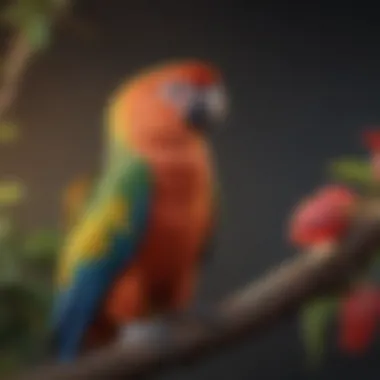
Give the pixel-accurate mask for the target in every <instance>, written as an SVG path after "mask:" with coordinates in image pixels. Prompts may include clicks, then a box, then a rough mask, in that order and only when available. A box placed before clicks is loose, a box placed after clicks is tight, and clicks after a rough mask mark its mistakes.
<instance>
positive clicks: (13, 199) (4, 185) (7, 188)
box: [0, 180, 26, 228]
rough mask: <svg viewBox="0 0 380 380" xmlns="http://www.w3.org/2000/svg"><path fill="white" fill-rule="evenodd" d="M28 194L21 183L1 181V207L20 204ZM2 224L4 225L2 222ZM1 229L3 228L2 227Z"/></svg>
mask: <svg viewBox="0 0 380 380" xmlns="http://www.w3.org/2000/svg"><path fill="white" fill-rule="evenodd" d="M25 194H26V190H25V188H24V186H23V184H22V183H21V182H18V181H11V180H3V181H0V206H1V207H6V206H13V205H15V204H17V203H19V202H20V201H21V200H22V199H23V198H24V197H25ZM0 223H2V222H1V221H0ZM0 228H1V226H0Z"/></svg>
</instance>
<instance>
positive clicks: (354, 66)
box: [0, 0, 380, 380]
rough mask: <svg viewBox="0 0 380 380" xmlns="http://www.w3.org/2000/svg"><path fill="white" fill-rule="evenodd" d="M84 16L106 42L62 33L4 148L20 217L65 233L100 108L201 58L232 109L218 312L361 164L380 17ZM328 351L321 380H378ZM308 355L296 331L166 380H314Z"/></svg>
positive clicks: (121, 6) (206, 10)
mask: <svg viewBox="0 0 380 380" xmlns="http://www.w3.org/2000/svg"><path fill="white" fill-rule="evenodd" d="M77 3H78V7H77V12H78V14H81V15H83V16H84V17H85V18H88V19H89V20H90V21H92V22H95V25H96V28H97V33H98V35H97V37H96V38H95V39H94V40H90V41H84V40H81V39H78V38H77V36H76V35H75V34H71V35H70V34H68V33H59V35H58V37H57V39H56V40H55V42H54V44H53V46H52V47H51V48H50V49H49V50H48V51H47V52H46V53H44V54H43V55H42V56H41V57H40V58H39V59H38V60H37V61H36V62H35V63H34V64H33V65H32V67H30V70H29V72H28V75H27V77H26V80H25V82H24V86H23V88H22V93H21V96H20V98H19V100H18V102H17V104H16V107H15V109H14V115H15V118H16V120H18V121H19V122H20V123H21V125H22V127H23V139H22V140H20V142H18V143H17V144H16V145H14V146H11V147H9V148H8V147H1V152H0V173H1V175H3V176H13V177H15V176H16V177H19V178H21V179H22V180H23V181H24V182H25V183H26V184H27V185H28V188H29V198H28V200H27V202H26V204H25V205H24V206H23V207H21V209H20V210H18V212H17V214H18V216H19V217H20V219H21V220H22V222H23V223H25V224H26V225H27V226H36V225H37V224H41V225H46V224H47V223H51V224H57V223H58V221H59V219H58V212H59V207H58V205H59V195H60V191H61V188H62V186H63V185H64V184H66V183H67V182H68V181H69V180H70V178H72V176H74V175H77V174H80V173H82V172H87V171H89V170H93V169H96V167H97V165H98V163H99V158H100V155H99V150H100V149H101V123H102V109H103V106H104V104H105V101H106V99H107V96H108V95H109V93H110V92H111V91H112V90H113V89H114V88H115V86H116V85H117V84H118V83H119V82H120V80H121V78H123V77H125V76H126V75H130V74H133V73H134V72H135V70H136V69H139V68H141V67H143V66H146V65H149V64H151V63H155V62H157V61H161V60H165V59H168V58H172V57H187V56H190V57H194V56H195V57H200V58H206V59H209V60H212V61H214V62H215V63H216V64H218V65H219V66H220V67H221V68H222V70H223V71H224V73H225V75H226V78H227V82H228V85H229V89H230V92H231V96H232V99H233V103H232V115H231V117H230V119H229V122H228V124H229V125H228V129H227V130H226V131H224V132H223V133H221V134H220V135H218V136H216V137H215V146H216V150H217V152H218V156H219V164H220V167H221V174H222V181H223V185H224V192H225V194H226V197H227V200H228V204H227V212H228V214H227V216H228V221H227V223H226V224H225V226H224V230H223V236H222V238H221V242H220V248H219V249H218V252H217V254H216V258H215V261H214V262H213V264H212V266H211V267H210V268H209V270H208V274H207V277H206V280H205V284H204V287H203V290H202V297H203V298H204V299H207V300H216V299H219V298H220V297H222V296H223V295H225V294H227V293H228V292H230V291H232V290H234V289H237V288H238V287H239V286H241V285H244V284H245V283H246V282H247V281H249V280H250V279H252V278H254V277H256V276H258V275H260V274H262V273H263V272H264V271H265V270H266V269H268V268H270V267H271V266H274V265H276V264H278V263H279V262H280V261H281V260H282V259H284V258H286V257H288V256H290V255H291V254H293V250H292V249H291V247H289V245H288V244H287V242H286V238H285V232H284V231H285V230H284V225H285V223H286V218H287V215H288V214H289V213H290V211H291V207H292V205H294V203H296V201H297V200H298V199H299V197H301V196H302V195H303V194H305V193H307V192H308V191H310V190H312V188H313V187H314V186H316V185H318V184H319V183H321V181H323V180H324V170H325V166H326V164H327V163H328V161H329V160H330V159H331V158H333V157H335V156H337V155H340V154H356V153H360V152H361V146H360V143H359V142H358V137H359V133H360V129H361V127H362V126H365V125H367V124H368V123H370V124H372V123H378V122H380V109H379V85H380V70H379V67H380V54H379V26H378V17H377V13H376V9H375V6H373V7H372V8H365V7H364V5H363V2H360V4H361V6H360V7H358V6H357V7H356V8H355V7H354V6H353V4H344V3H343V4H342V5H345V6H341V7H338V6H334V5H333V3H332V2H331V1H330V2H326V5H324V4H323V3H322V2H317V3H318V5H313V6H311V5H310V4H308V5H307V4H302V2H299V3H300V4H298V5H297V6H292V5H291V4H285V3H286V2H285V1H283V2H282V5H278V4H277V5H276V4H274V3H269V2H262V3H263V4H260V2H253V1H251V2H248V1H246V2H238V1H227V0H219V1H216V0H215V1H212V0H203V1H201V0H192V1H191V2H182V1H178V0H177V1H174V0H160V1H159V0H157V1H147V0H139V1H135V2H126V1H122V0H107V1H105V0H92V1H89V0H87V1H78V2H77ZM127 3H128V4H127ZM105 4H107V5H106V6H105ZM280 4H281V3H280ZM328 351H329V355H328V359H327V361H326V366H325V368H323V369H322V370H321V371H320V373H318V374H316V375H315V378H320V379H322V378H326V379H357V378H358V377H359V376H362V378H363V379H378V378H379V376H380V375H379V374H380V365H379V364H378V359H377V357H378V355H379V354H380V349H377V353H376V348H374V350H373V354H369V355H368V356H367V357H366V358H365V359H362V360H359V359H358V360H351V359H347V358H341V357H340V356H339V355H338V353H337V352H336V349H335V348H334V343H333V342H330V345H329V348H328ZM302 354H303V351H302V346H301V344H300V342H299V338H298V337H297V326H296V320H295V319H293V320H290V321H287V322H286V323H284V324H283V325H282V326H278V328H277V329H276V330H273V331H272V332H271V333H270V334H267V335H266V336H265V337H263V338H262V339H260V340H259V341H255V342H251V343H248V344H244V345H240V346H238V347H233V348H231V349H229V350H227V351H226V353H225V354H223V355H219V356H218V357H215V358H214V359H211V360H207V361H204V362H203V363H200V364H199V365H197V366H196V367H194V369H191V370H189V369H187V370H180V371H175V373H172V374H169V377H171V376H172V377H173V378H177V377H178V378H180V379H182V378H183V379H190V378H199V379H203V378H205V379H206V378H208V379H230V378H232V377H234V378H237V379H253V378H254V379H258V380H259V379H264V378H265V379H273V380H274V379H296V378H304V377H306V374H305V373H304V372H303V369H302ZM306 378H308V377H306Z"/></svg>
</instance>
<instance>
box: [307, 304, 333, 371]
mask: <svg viewBox="0 0 380 380" xmlns="http://www.w3.org/2000/svg"><path fill="white" fill-rule="evenodd" d="M337 306H338V300H337V298H336V297H323V298H318V299H316V300H314V301H313V302H311V303H310V304H308V305H306V306H305V308H304V309H303V311H302V312H301V329H302V331H301V334H302V337H303V341H304V345H305V348H306V352H307V360H308V364H309V365H310V366H311V367H315V366H316V365H318V364H319V363H320V361H321V359H322V357H323V350H324V347H325V336H326V329H327V328H328V326H329V324H330V322H331V317H332V316H333V315H334V313H335V311H336V309H337Z"/></svg>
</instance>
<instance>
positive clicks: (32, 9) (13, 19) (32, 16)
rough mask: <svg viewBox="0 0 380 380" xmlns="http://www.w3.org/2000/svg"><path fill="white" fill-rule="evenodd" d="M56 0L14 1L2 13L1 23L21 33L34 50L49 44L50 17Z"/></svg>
mask: <svg viewBox="0 0 380 380" xmlns="http://www.w3.org/2000/svg"><path fill="white" fill-rule="evenodd" d="M57 5H59V2H58V1H57V0H16V1H13V2H12V3H11V4H10V5H9V7H8V8H7V9H6V10H5V11H4V12H3V13H2V21H3V22H4V23H5V24H6V25H9V26H10V27H11V28H13V29H15V30H17V31H19V32H21V33H22V34H23V35H24V36H25V37H26V38H27V40H28V41H29V43H30V45H31V46H32V47H33V49H35V50H40V49H43V48H45V47H46V46H47V45H48V44H49V42H50V34H51V26H52V15H53V12H54V10H55V7H56V6H57Z"/></svg>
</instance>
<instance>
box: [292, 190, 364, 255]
mask: <svg viewBox="0 0 380 380" xmlns="http://www.w3.org/2000/svg"><path fill="white" fill-rule="evenodd" d="M356 200H357V197H356V195H355V194H354V193H353V192H352V191H351V190H350V189H348V188H346V187H343V186H338V185H328V186H325V187H323V188H321V189H319V190H318V191H316V192H315V193H314V194H312V195H311V196H309V197H307V198H306V199H305V200H304V201H303V202H301V203H300V204H299V206H298V207H296V209H295V211H294V213H293V216H292V218H291V220H290V231H289V235H290V240H291V242H292V243H293V244H295V245H296V246H298V247H300V248H307V247H310V246H312V245H314V244H318V243H323V242H330V241H335V240H337V239H339V238H340V237H342V235H343V234H344V233H345V232H346V230H347V228H348V225H349V213H350V211H351V208H352V207H353V206H354V205H355V203H356Z"/></svg>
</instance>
